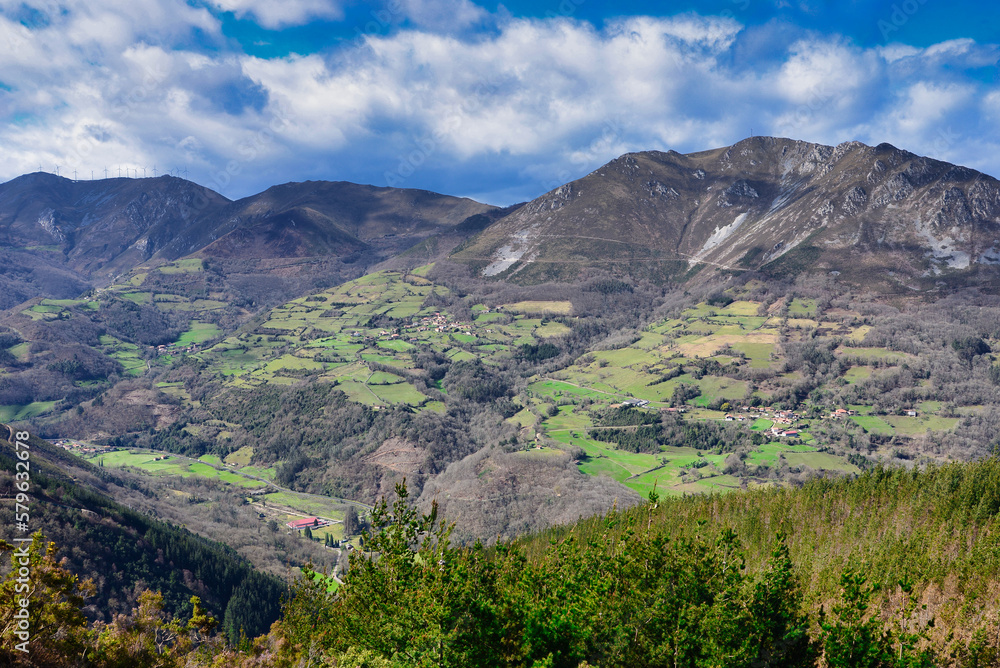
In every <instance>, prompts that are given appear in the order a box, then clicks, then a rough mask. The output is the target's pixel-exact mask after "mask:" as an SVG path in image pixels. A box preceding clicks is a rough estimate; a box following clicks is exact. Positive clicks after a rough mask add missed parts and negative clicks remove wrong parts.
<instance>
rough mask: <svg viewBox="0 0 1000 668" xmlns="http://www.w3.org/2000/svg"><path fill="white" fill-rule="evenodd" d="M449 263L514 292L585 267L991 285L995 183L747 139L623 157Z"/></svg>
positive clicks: (664, 275)
mask: <svg viewBox="0 0 1000 668" xmlns="http://www.w3.org/2000/svg"><path fill="white" fill-rule="evenodd" d="M567 193H572V196H567V195H566V194H567ZM557 201H558V202H559V204H558V205H555V202H557ZM453 257H454V259H457V260H460V261H465V262H467V263H469V264H470V265H472V266H473V267H474V268H475V269H476V270H477V271H479V272H480V273H482V274H483V275H485V276H494V277H497V278H503V279H510V280H514V281H520V282H525V283H531V282H540V281H545V280H574V279H575V278H576V276H578V275H579V273H580V271H581V270H583V269H586V268H587V267H588V265H589V264H590V263H592V264H593V266H601V267H603V268H606V269H610V270H612V271H618V272H621V273H628V274H631V275H633V276H636V275H645V276H649V277H651V278H657V279H662V280H703V279H704V278H706V277H709V276H711V275H712V274H714V273H715V272H717V271H728V272H732V271H743V270H760V271H764V272H765V273H774V274H779V275H783V276H789V275H794V274H798V273H803V272H823V273H826V274H831V273H832V274H833V275H836V276H838V280H843V281H847V282H856V283H859V284H865V285H875V284H878V286H877V288H885V289H891V290H896V289H897V288H899V287H900V284H902V285H904V286H907V288H906V289H914V288H920V287H932V286H934V285H935V283H936V282H938V280H939V279H940V278H941V277H943V276H944V275H952V274H956V275H957V274H959V273H961V275H962V276H963V277H964V278H963V280H967V281H978V282H992V281H994V280H998V279H1000V274H998V275H997V276H994V273H993V270H992V269H991V270H990V271H985V270H984V269H985V268H991V267H992V266H993V265H995V264H996V258H997V257H1000V183H998V182H997V180H996V179H993V178H991V177H989V176H986V175H984V174H981V173H979V172H976V171H974V170H972V169H968V168H965V167H959V166H956V165H951V164H948V163H945V162H940V161H937V160H932V159H929V158H923V157H920V156H916V155H914V154H912V153H908V152H906V151H903V150H900V149H897V148H895V147H894V146H891V145H889V144H879V145H878V146H875V147H871V146H866V145H864V144H862V143H860V142H844V143H842V144H839V145H838V146H836V147H831V146H822V145H818V144H810V143H807V142H800V141H794V140H790V139H780V138H774V137H753V138H750V139H745V140H743V141H741V142H739V143H737V144H734V145H733V146H729V147H725V148H719V149H714V150H711V151H703V152H699V153H691V154H687V155H682V154H680V153H676V152H673V151H671V152H669V153H660V152H656V151H649V152H643V153H633V154H628V155H625V156H622V157H621V158H618V159H616V160H613V161H611V162H610V163H608V164H607V165H605V166H604V167H601V168H600V169H597V170H596V171H594V172H593V173H591V174H589V175H587V176H585V177H583V178H582V179H579V180H578V181H574V182H573V183H571V184H569V185H568V186H562V187H561V188H560V189H558V190H557V191H553V192H551V193H548V194H546V195H543V196H542V197H540V198H538V199H537V200H535V201H533V202H530V203H529V204H527V205H525V206H524V207H522V208H521V209H519V210H517V211H516V212H514V213H513V214H511V215H509V216H507V217H506V218H503V219H501V220H500V221H499V222H497V223H496V224H494V225H493V226H491V227H489V228H487V229H486V230H485V231H483V232H482V233H481V234H480V235H479V236H478V237H477V238H476V239H474V240H473V242H472V243H469V244H466V246H465V247H464V248H463V249H462V250H461V251H460V252H458V253H456V254H455V255H454V256H453ZM890 269H891V270H892V274H891V276H892V277H893V278H892V280H891V281H888V282H887V280H888V279H886V277H887V276H890V273H889V270H890ZM973 269H975V271H972V270H973ZM692 276H693V278H692ZM889 283H892V284H893V285H889Z"/></svg>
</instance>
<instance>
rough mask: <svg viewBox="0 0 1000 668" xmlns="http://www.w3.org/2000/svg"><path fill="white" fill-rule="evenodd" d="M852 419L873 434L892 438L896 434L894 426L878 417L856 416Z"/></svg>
mask: <svg viewBox="0 0 1000 668" xmlns="http://www.w3.org/2000/svg"><path fill="white" fill-rule="evenodd" d="M851 419H852V420H854V421H855V422H857V423H858V424H859V425H861V428H862V429H864V430H865V431H867V432H871V433H873V434H882V435H886V436H891V435H892V434H894V433H895V430H894V429H893V428H892V425H891V424H889V423H888V422H886V421H885V420H883V419H882V418H880V417H878V416H877V415H855V416H853V417H851Z"/></svg>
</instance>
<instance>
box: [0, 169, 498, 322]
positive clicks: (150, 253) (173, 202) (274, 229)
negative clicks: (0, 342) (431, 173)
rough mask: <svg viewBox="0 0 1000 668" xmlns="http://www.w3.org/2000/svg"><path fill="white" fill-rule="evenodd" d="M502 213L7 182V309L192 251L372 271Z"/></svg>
mask: <svg viewBox="0 0 1000 668" xmlns="http://www.w3.org/2000/svg"><path fill="white" fill-rule="evenodd" d="M495 209H496V208H495V207H492V206H489V205H486V204H481V203H479V202H475V201H473V200H470V199H465V198H458V197H450V196H447V195H439V194H436V193H431V192H427V191H423V190H403V189H396V188H377V187H374V186H364V185H357V184H353V183H344V182H337V183H332V182H313V181H310V182H306V183H288V184H285V185H281V186H275V187H273V188H270V189H268V190H267V191H265V192H263V193H260V194H257V195H254V196H251V197H247V198H244V199H242V200H239V201H236V202H231V201H230V200H228V199H226V198H225V197H223V196H222V195H220V194H218V193H216V192H214V191H212V190H209V189H208V188H204V187H202V186H199V185H197V184H194V183H191V182H189V181H185V180H183V179H178V178H174V177H171V176H161V177H158V178H150V179H121V178H118V179H104V180H98V181H71V180H69V179H65V178H61V177H58V176H54V175H51V174H44V173H35V174H28V175H25V176H21V177H18V178H16V179H14V180H12V181H9V182H7V183H4V184H0V254H2V255H3V259H4V260H5V262H4V267H5V269H4V270H3V271H2V272H0V286H3V287H5V288H6V289H5V290H4V294H5V298H3V299H0V308H8V307H10V306H13V305H15V304H19V303H22V302H24V301H26V300H27V299H30V298H32V297H38V296H42V297H56V298H71V297H77V296H79V295H80V294H81V293H82V292H85V291H86V289H87V288H88V287H89V284H92V283H96V284H104V283H107V282H108V281H109V280H113V279H114V278H115V277H116V276H121V275H124V274H127V273H129V272H130V271H131V270H133V269H135V268H136V267H138V266H139V265H142V264H148V263H152V264H153V265H156V264H159V263H162V262H163V261H171V260H176V259H177V258H180V257H183V256H186V255H189V254H193V253H201V255H202V256H205V257H214V258H218V259H220V260H230V261H237V262H250V264H251V265H253V266H241V267H239V269H240V270H243V271H245V270H248V269H249V270H251V271H256V270H258V269H261V270H263V271H270V270H271V269H272V267H271V266H263V267H261V266H257V265H258V264H259V263H260V261H262V260H263V261H267V260H274V259H283V260H284V259H293V260H302V259H304V258H317V257H322V258H324V259H326V260H334V259H336V258H349V260H350V261H351V262H358V261H359V260H360V261H361V264H362V266H370V265H371V264H374V263H376V262H380V261H383V260H385V259H388V258H390V257H392V256H394V255H396V254H398V253H400V252H403V251H405V250H407V249H408V248H410V247H412V246H414V245H417V244H420V243H421V242H425V241H427V240H428V239H431V238H433V237H434V236H435V235H437V234H439V233H446V234H447V236H448V238H449V239H450V241H449V243H448V244H445V245H444V247H442V248H441V249H440V250H439V253H438V254H439V255H440V254H444V253H447V252H448V251H450V249H451V248H452V247H453V246H454V245H455V244H457V243H458V242H459V241H461V240H462V239H464V238H466V237H468V236H469V235H471V234H472V233H473V232H474V231H477V230H476V229H475V228H469V229H466V228H465V227H463V226H462V225H461V223H462V222H463V221H465V220H466V219H468V218H470V217H472V216H476V215H481V214H489V213H491V212H493V211H494V210H495ZM456 235H457V238H456ZM311 271H312V272H313V273H314V274H315V273H316V271H317V270H316V268H315V267H313V268H312V270H311ZM356 271H357V270H355V273H356ZM286 273H287V272H286ZM334 273H336V271H334ZM341 280H342V279H341Z"/></svg>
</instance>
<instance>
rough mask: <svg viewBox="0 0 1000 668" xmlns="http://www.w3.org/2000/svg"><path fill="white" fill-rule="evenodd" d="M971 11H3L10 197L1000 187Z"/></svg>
mask: <svg viewBox="0 0 1000 668" xmlns="http://www.w3.org/2000/svg"><path fill="white" fill-rule="evenodd" d="M998 42H1000V8H997V7H996V6H984V3H977V2H968V1H966V0H951V1H950V2H942V1H941V0H903V1H897V2H859V1H851V0H846V1H841V2H823V1H820V0H802V1H796V0H778V1H776V0H710V1H705V2H672V3H647V2H635V1H631V0H624V1H619V2H613V3H612V2H599V1H597V0H540V1H534V2H528V1H526V0H513V1H508V2H482V3H474V2H471V1H470V0H448V1H446V0H387V1H384V2H364V3H363V2H352V1H350V0H281V1H280V2H276V1H275V0H187V1H185V0H104V1H102V2H98V3H93V2H84V1H83V0H28V1H26V2H18V1H10V0H0V149H2V152H3V157H4V160H3V162H2V163H0V180H6V179H10V178H13V177H15V176H17V175H19V174H22V173H26V172H31V171H36V170H38V168H39V166H41V167H42V169H43V170H45V171H50V172H53V171H55V170H56V167H57V166H58V168H59V173H60V174H61V175H63V176H70V177H72V176H73V174H74V172H75V173H76V176H77V178H81V179H83V178H86V179H89V178H90V177H91V174H92V173H93V175H94V176H95V177H97V178H100V177H101V176H103V174H104V169H105V168H107V169H108V170H109V173H111V174H112V175H114V174H117V170H118V169H119V168H121V169H122V170H123V174H124V173H125V171H126V170H127V171H128V173H129V174H130V175H134V174H138V175H140V176H141V175H142V174H143V173H145V174H146V175H149V176H152V175H153V173H154V168H155V170H156V173H157V174H160V173H164V172H166V171H171V172H173V173H181V174H186V175H187V177H188V178H190V179H191V180H194V181H197V182H199V183H202V184H204V185H206V186H208V187H210V188H213V189H215V190H217V191H219V192H221V193H222V194H224V195H226V196H227V197H232V198H237V197H242V196H246V195H249V194H252V193H255V192H259V191H261V190H263V189H265V188H267V187H268V186H270V185H274V184H276V183H284V182H287V181H302V180H308V179H313V180H317V179H326V180H346V181H355V182H361V183H371V184H374V185H383V186H384V185H393V186H400V187H413V188H425V189H429V190H435V191H438V192H445V193H450V194H456V195H466V196H470V197H474V198H477V199H480V200H482V201H488V202H491V203H496V204H508V203H512V202H516V201H521V200H525V199H530V198H532V197H535V196H538V195H539V194H541V193H543V192H545V191H547V190H549V189H551V188H553V187H556V186H557V185H559V184H561V183H563V182H565V181H568V180H571V179H574V178H578V177H580V176H583V175H584V174H587V173H588V172H590V171H591V170H593V169H595V168H596V167H598V166H600V165H601V164H603V163H605V162H607V161H608V160H610V159H612V158H614V157H616V156H618V155H620V154H622V153H625V152H627V151H638V150H646V149H657V150H667V149H674V150H678V151H681V152H690V151H698V150H704V149H708V148H714V147H717V146H723V145H728V144H732V143H734V142H736V141H739V140H740V139H742V138H744V137H746V136H747V135H748V134H749V133H750V132H751V131H752V132H753V133H754V134H770V135H776V136H785V137H792V138H795V139H802V140H807V141H814V142H821V143H826V144H837V143H839V142H842V141H847V140H860V141H863V142H865V143H869V144H877V143H880V142H883V141H887V142H890V143H892V144H895V145H897V146H899V147H901V148H905V149H908V150H911V151H913V152H915V153H918V154H922V155H929V156H931V157H935V158H939V159H942V160H948V161H950V162H955V163H959V164H963V165H967V166H970V167H973V168H976V169H979V170H982V171H984V172H987V173H989V174H992V175H994V176H1000V75H998V61H1000V46H998Z"/></svg>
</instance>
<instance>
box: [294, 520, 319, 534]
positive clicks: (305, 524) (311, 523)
mask: <svg viewBox="0 0 1000 668" xmlns="http://www.w3.org/2000/svg"><path fill="white" fill-rule="evenodd" d="M319 525H320V524H319V518H318V517H306V518H304V519H301V520H294V521H292V522H289V523H288V528H289V529H295V530H296V531H301V530H302V529H307V528H312V527H318V526H319Z"/></svg>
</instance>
